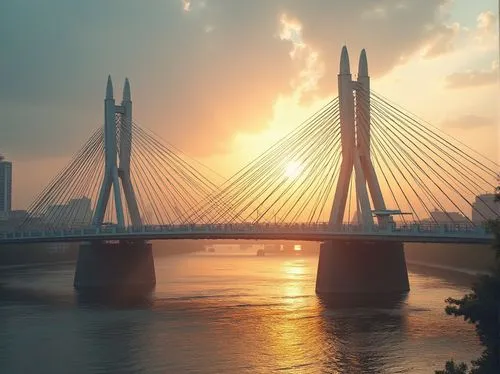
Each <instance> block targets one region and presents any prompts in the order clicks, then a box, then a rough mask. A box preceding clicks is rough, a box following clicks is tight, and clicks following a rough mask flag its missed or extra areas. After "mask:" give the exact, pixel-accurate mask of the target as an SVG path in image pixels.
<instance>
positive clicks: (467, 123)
mask: <svg viewBox="0 0 500 374" xmlns="http://www.w3.org/2000/svg"><path fill="white" fill-rule="evenodd" d="M495 124H496V120H495V118H492V117H485V116H478V115H475V114H467V115H463V116H460V117H455V118H449V119H447V120H445V121H443V123H442V124H441V125H442V126H443V127H444V128H454V129H476V128H478V127H486V126H494V125H495Z"/></svg>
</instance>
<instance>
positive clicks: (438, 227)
mask: <svg viewBox="0 0 500 374" xmlns="http://www.w3.org/2000/svg"><path fill="white" fill-rule="evenodd" d="M162 233H163V234H166V236H168V235H169V234H175V235H178V234H189V233H194V234H200V233H213V234H217V233H221V234H246V233H254V234H255V233H266V234H269V233H276V234H286V233H310V234H318V233H324V234H331V235H335V234H354V235H356V234H360V235H362V234H375V235H401V236H405V235H418V236H425V235H436V236H446V235H463V236H471V235H476V236H481V235H482V236H484V235H489V234H491V232H490V230H489V229H488V227H487V226H473V225H467V224H430V223H424V224H422V223H406V224H400V223H398V224H396V223H392V224H388V225H384V226H381V225H374V226H372V227H370V228H369V230H367V228H366V227H363V226H362V225H353V224H344V225H342V226H340V227H334V226H332V225H330V224H328V223H327V222H319V223H312V224H311V223H293V224H288V223H258V224H254V223H251V222H247V223H237V224H194V223H193V224H179V225H145V226H136V227H133V226H129V227H119V226H103V227H94V226H89V227H79V228H74V229H55V230H41V229H36V230H30V231H17V232H0V241H1V240H2V239H6V240H8V239H11V240H12V239H26V238H61V237H62V238H72V237H73V238H74V237H78V238H80V237H81V238H86V237H88V238H92V237H107V236H109V237H113V236H121V235H123V236H131V237H132V236H141V234H144V235H145V236H148V235H150V234H162Z"/></svg>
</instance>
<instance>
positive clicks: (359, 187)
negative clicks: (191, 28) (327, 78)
mask: <svg viewBox="0 0 500 374" xmlns="http://www.w3.org/2000/svg"><path fill="white" fill-rule="evenodd" d="M338 91H339V109H340V132H341V142H342V164H341V166H340V174H339V179H338V182H337V189H336V191H335V197H334V199H333V207H332V211H331V214H330V224H332V225H334V227H339V226H340V225H342V223H343V218H344V212H345V207H346V203H347V197H348V193H349V185H350V181H351V175H352V171H353V169H354V174H355V185H356V200H357V201H356V207H357V209H358V215H359V217H360V222H359V223H360V224H362V225H363V227H364V228H365V229H366V230H370V229H371V227H372V226H373V217H372V209H371V204H370V199H369V197H368V190H367V184H368V188H369V190H370V195H371V198H372V201H373V205H374V208H375V209H376V210H381V211H385V203H384V199H383V197H382V192H381V190H380V185H379V183H378V180H377V175H376V173H375V169H374V168H373V164H372V161H371V157H370V78H369V76H368V63H367V59H366V52H365V50H364V49H363V50H362V51H361V55H360V58H359V67H358V79H357V81H353V80H352V76H351V72H350V66H349V54H348V52H347V47H345V46H344V47H343V48H342V53H341V57H340V73H339V75H338ZM355 98H356V100H354V99H355ZM378 219H379V223H381V222H380V221H381V220H385V219H387V217H378Z"/></svg>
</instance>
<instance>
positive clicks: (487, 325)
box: [435, 187, 500, 374]
mask: <svg viewBox="0 0 500 374" xmlns="http://www.w3.org/2000/svg"><path fill="white" fill-rule="evenodd" d="M496 193H497V196H498V195H499V193H500V188H498V187H497V189H496ZM490 229H491V230H492V231H493V233H494V234H495V241H494V244H493V248H494V249H495V250H496V262H495V265H494V268H493V269H492V274H491V275H484V276H481V277H480V278H479V280H478V281H477V282H476V283H475V284H474V285H473V287H472V292H471V293H470V294H467V295H465V296H464V297H463V298H461V299H454V298H451V297H450V298H448V299H446V303H447V304H448V305H447V306H446V308H445V311H446V313H447V314H448V315H453V316H456V317H459V316H460V317H463V318H464V320H465V321H467V322H469V323H473V324H474V325H475V326H476V332H477V334H478V336H479V340H480V341H481V344H482V345H483V346H484V348H485V349H484V351H483V353H482V355H481V357H480V358H479V359H477V360H475V361H472V367H471V369H470V371H469V373H470V374H498V373H500V220H498V219H497V220H496V221H492V222H491V223H490ZM435 373H436V374H466V373H467V365H466V364H464V363H460V364H458V365H457V364H455V363H454V362H453V360H452V361H448V362H446V365H445V370H444V371H436V372H435Z"/></svg>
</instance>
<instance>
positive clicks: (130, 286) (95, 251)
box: [73, 76, 156, 298]
mask: <svg viewBox="0 0 500 374" xmlns="http://www.w3.org/2000/svg"><path fill="white" fill-rule="evenodd" d="M117 114H118V115H119V116H120V118H119V119H120V121H117V120H116V115H117ZM117 122H118V123H119V127H117ZM118 130H119V132H118ZM118 133H119V139H120V144H119V145H118V144H117V139H118ZM131 151H132V99H131V95H130V83H129V81H128V79H125V85H124V87H123V98H122V103H121V105H115V99H114V98H113V83H112V82H111V77H110V76H108V83H107V86H106V98H105V99H104V153H105V157H104V160H105V168H104V170H105V171H104V178H103V181H102V185H101V189H100V191H99V197H98V200H97V204H96V209H95V213H94V217H93V222H92V223H93V225H95V226H101V225H102V224H103V220H104V215H105V213H106V209H109V200H110V194H111V189H113V196H114V203H115V204H114V206H115V211H114V212H113V213H115V214H116V220H117V224H118V226H119V227H125V213H124V209H123V203H122V196H123V197H124V198H125V204H126V207H127V211H128V214H129V218H130V223H131V224H132V226H136V227H137V226H141V225H142V220H141V216H140V213H139V208H138V205H137V200H136V198H135V192H134V188H133V186H132V181H131V178H130V160H131ZM120 181H121V185H120ZM122 191H123V195H122ZM73 285H74V287H75V288H76V289H77V290H78V291H79V295H83V296H89V295H91V296H94V295H96V294H102V293H103V292H104V294H105V295H106V296H107V297H111V296H113V297H117V298H128V297H129V296H136V293H140V294H142V293H143V292H144V291H146V292H149V291H150V290H151V289H152V288H154V286H155V285H156V275H155V268H154V259H153V251H152V246H151V243H148V242H145V241H143V240H120V241H118V242H112V243H109V242H101V241H94V242H89V243H84V244H82V245H81V246H80V250H79V253H78V260H77V264H76V271H75V278H74V282H73ZM89 291H91V292H89ZM96 291H97V292H96ZM108 291H109V292H108Z"/></svg>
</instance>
